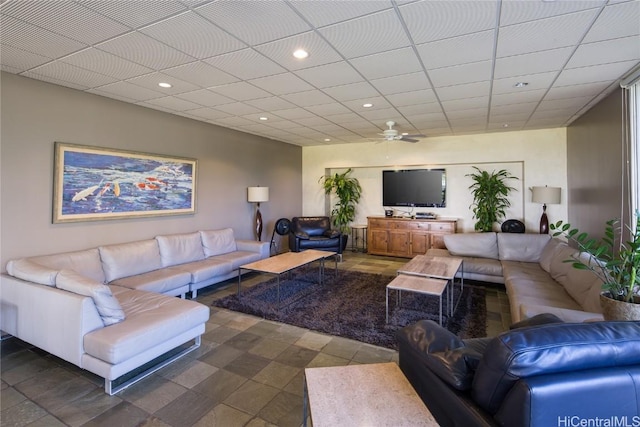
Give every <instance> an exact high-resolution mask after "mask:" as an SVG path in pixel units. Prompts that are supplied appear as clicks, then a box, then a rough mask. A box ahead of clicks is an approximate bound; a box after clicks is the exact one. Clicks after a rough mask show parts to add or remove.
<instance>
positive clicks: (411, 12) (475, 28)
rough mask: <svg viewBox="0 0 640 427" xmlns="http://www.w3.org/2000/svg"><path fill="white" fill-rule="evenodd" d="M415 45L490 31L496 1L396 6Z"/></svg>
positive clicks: (494, 16) (442, 2) (435, 2)
mask: <svg viewBox="0 0 640 427" xmlns="http://www.w3.org/2000/svg"><path fill="white" fill-rule="evenodd" d="M399 9H400V13H401V14H402V17H403V18H404V20H405V22H406V23H407V27H408V28H409V31H410V32H411V35H412V37H413V41H414V43H416V44H420V43H425V42H430V41H434V40H441V39H445V38H449V37H455V36H460V35H463V34H469V33H475V32H479V31H483V30H488V29H491V28H493V26H494V25H495V23H496V12H497V10H498V8H497V2H496V1H495V0H492V1H489V0H485V1H473V0H472V1H469V0H467V1H424V2H416V3H410V4H407V5H403V6H400V7H399Z"/></svg>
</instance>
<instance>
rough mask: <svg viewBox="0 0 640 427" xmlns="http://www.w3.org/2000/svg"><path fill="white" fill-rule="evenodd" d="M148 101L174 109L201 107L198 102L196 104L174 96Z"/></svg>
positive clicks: (183, 109) (184, 109) (182, 109)
mask: <svg viewBox="0 0 640 427" xmlns="http://www.w3.org/2000/svg"><path fill="white" fill-rule="evenodd" d="M146 103H147V104H151V105H157V106H159V107H163V108H166V109H169V110H174V111H186V110H193V109H196V108H198V107H200V106H199V105H198V104H194V103H193V102H189V101H185V100H184V99H179V98H176V97H174V96H165V97H164V98H156V99H150V100H149V101H146Z"/></svg>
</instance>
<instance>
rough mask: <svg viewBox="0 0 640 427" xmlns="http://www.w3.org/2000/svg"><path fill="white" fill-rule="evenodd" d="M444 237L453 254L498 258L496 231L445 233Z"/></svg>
mask: <svg viewBox="0 0 640 427" xmlns="http://www.w3.org/2000/svg"><path fill="white" fill-rule="evenodd" d="M443 239H444V244H445V246H446V247H447V249H448V250H449V252H451V254H452V255H457V256H472V257H479V258H493V259H498V242H497V239H496V233H493V232H489V233H457V234H445V235H444V236H443Z"/></svg>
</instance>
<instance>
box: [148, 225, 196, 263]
mask: <svg viewBox="0 0 640 427" xmlns="http://www.w3.org/2000/svg"><path fill="white" fill-rule="evenodd" d="M156 240H157V241H158V245H159V246H160V259H161V260H162V266H163V267H170V266H172V265H178V264H185V263H187V262H192V261H200V260H203V259H204V249H202V238H201V237H200V233H199V232H195V233H185V234H171V235H166V236H156Z"/></svg>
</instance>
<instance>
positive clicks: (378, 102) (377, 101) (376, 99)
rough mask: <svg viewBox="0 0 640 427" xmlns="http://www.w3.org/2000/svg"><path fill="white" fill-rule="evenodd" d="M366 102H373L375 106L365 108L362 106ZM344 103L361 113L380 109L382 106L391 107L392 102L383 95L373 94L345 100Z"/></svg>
mask: <svg viewBox="0 0 640 427" xmlns="http://www.w3.org/2000/svg"><path fill="white" fill-rule="evenodd" d="M365 103H371V104H373V107H370V108H365V107H363V106H362V105H363V104H365ZM343 104H344V105H345V106H347V108H350V109H351V110H352V111H354V112H356V113H358V114H361V113H363V112H366V111H369V110H379V109H381V108H389V107H391V104H390V103H389V102H388V101H387V100H386V99H384V98H383V97H381V96H373V97H370V98H363V99H354V100H350V101H345V102H343Z"/></svg>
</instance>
